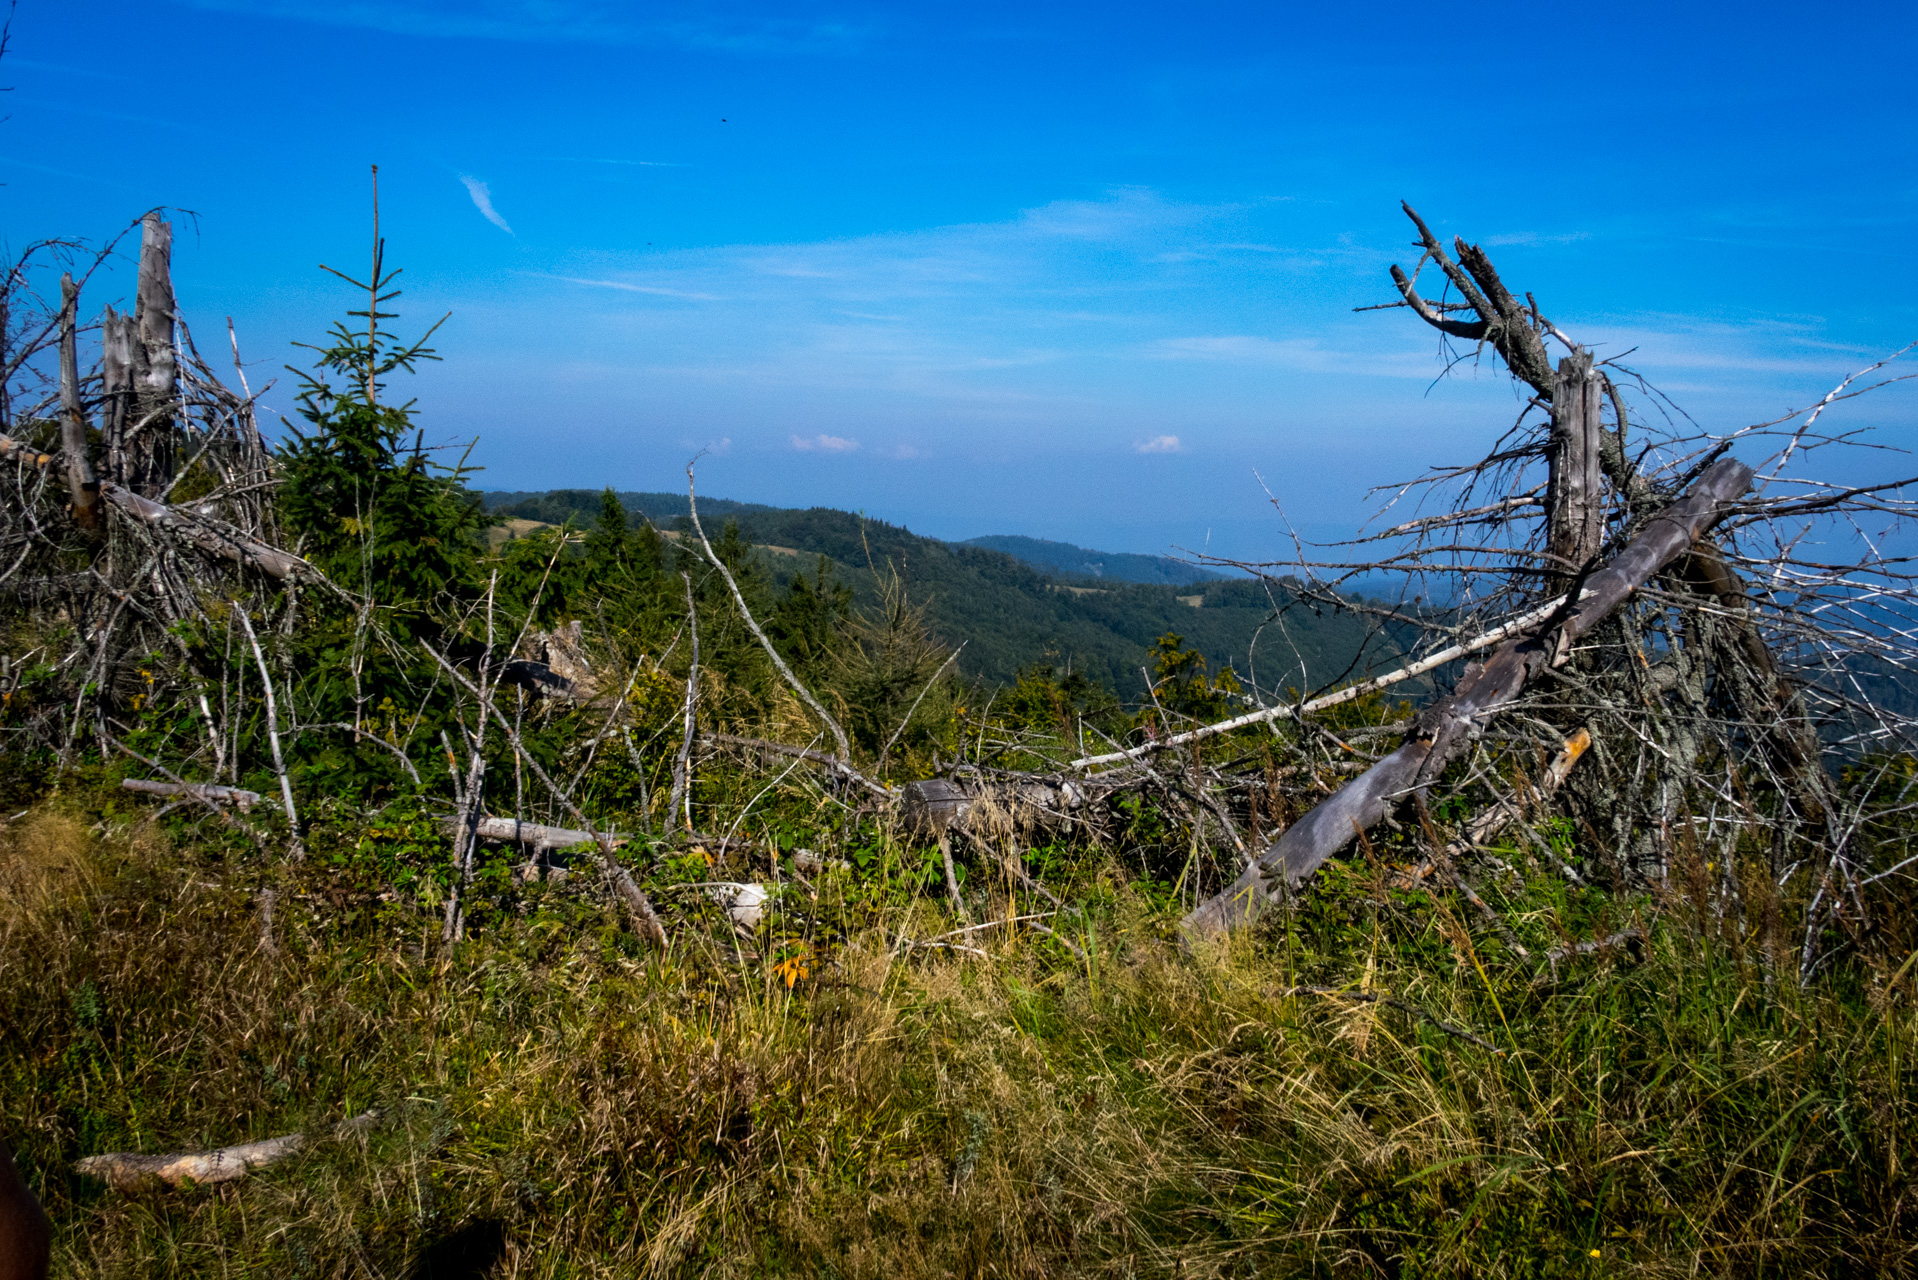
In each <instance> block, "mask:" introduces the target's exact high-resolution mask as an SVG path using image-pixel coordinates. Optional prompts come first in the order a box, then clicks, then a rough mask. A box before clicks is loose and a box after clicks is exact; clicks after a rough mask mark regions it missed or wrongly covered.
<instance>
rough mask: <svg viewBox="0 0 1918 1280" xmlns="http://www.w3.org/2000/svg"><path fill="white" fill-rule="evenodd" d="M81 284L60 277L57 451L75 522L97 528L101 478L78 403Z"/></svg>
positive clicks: (92, 528)
mask: <svg viewBox="0 0 1918 1280" xmlns="http://www.w3.org/2000/svg"><path fill="white" fill-rule="evenodd" d="M79 320H80V286H78V285H76V284H75V283H73V276H72V275H71V274H63V275H61V277H60V453H61V455H62V457H63V458H64V460H65V462H66V468H67V499H68V501H69V502H71V503H72V504H73V519H74V523H76V524H78V525H79V526H80V527H81V528H82V529H86V530H89V531H93V530H98V529H99V528H100V527H101V525H102V523H103V521H102V520H101V518H100V482H99V481H98V480H96V479H95V478H94V475H93V464H92V463H91V462H89V461H88V460H87V418H86V413H85V411H84V410H83V409H82V408H81V406H80V356H79V350H78V346H79V342H78V329H79Z"/></svg>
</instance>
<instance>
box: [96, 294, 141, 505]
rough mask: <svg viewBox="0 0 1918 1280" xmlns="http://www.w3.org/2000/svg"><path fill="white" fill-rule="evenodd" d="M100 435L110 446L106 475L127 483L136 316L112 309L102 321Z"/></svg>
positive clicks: (119, 482)
mask: <svg viewBox="0 0 1918 1280" xmlns="http://www.w3.org/2000/svg"><path fill="white" fill-rule="evenodd" d="M100 392H101V399H100V434H101V436H102V437H104V439H105V441H106V447H107V460H106V474H107V478H108V479H109V480H111V481H113V482H114V483H115V484H122V485H123V484H126V483H127V439H126V437H127V432H128V430H130V429H131V428H132V426H133V422H134V417H133V412H134V408H133V405H134V395H133V317H132V316H127V315H121V314H120V313H119V312H118V311H115V310H114V309H113V308H112V307H108V308H107V309H106V312H105V314H103V315H102V316H101V318H100Z"/></svg>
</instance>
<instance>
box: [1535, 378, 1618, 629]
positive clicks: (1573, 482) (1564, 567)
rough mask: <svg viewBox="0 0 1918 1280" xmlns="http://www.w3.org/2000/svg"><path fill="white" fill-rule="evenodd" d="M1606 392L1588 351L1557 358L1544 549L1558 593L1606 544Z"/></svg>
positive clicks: (1548, 452)
mask: <svg viewBox="0 0 1918 1280" xmlns="http://www.w3.org/2000/svg"><path fill="white" fill-rule="evenodd" d="M1602 394H1603V386H1602V384H1601V383H1600V381H1599V379H1598V377H1597V376H1596V375H1595V374H1594V373H1593V371H1592V356H1591V353H1590V352H1589V351H1575V352H1573V353H1572V354H1571V355H1568V356H1566V357H1565V358H1564V359H1563V360H1561V361H1559V362H1558V379H1557V381H1556V382H1555V383H1554V384H1553V388H1552V429H1551V436H1550V444H1549V446H1548V449H1547V454H1546V456H1547V460H1548V465H1549V468H1550V470H1549V478H1548V479H1547V481H1546V485H1545V530H1546V533H1545V550H1546V553H1547V554H1548V555H1550V556H1551V557H1552V559H1553V562H1554V567H1555V568H1557V569H1558V570H1559V572H1558V573H1557V574H1555V575H1554V586H1553V589H1554V590H1558V591H1563V590H1566V589H1567V588H1569V587H1570V585H1571V583H1572V581H1573V580H1574V579H1575V578H1576V577H1577V576H1578V573H1579V571H1580V570H1581V569H1583V568H1584V567H1585V566H1586V565H1587V564H1589V563H1591V561H1592V559H1593V557H1595V556H1597V555H1598V553H1599V551H1600V550H1601V549H1602V548H1603V546H1604V544H1605V506H1604V492H1603V490H1602V488H1601V473H1600V471H1599V459H1598V445H1599V433H1600V431H1601V430H1602V429H1603V423H1602V421H1601V419H1600V416H1599V415H1600V409H1599V405H1600V399H1601V396H1602Z"/></svg>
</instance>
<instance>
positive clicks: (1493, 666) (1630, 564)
mask: <svg viewBox="0 0 1918 1280" xmlns="http://www.w3.org/2000/svg"><path fill="white" fill-rule="evenodd" d="M1751 481H1752V469H1751V468H1750V467H1748V466H1746V465H1745V464H1744V463H1742V462H1740V461H1738V460H1737V459H1736V458H1720V459H1719V460H1718V461H1717V462H1715V463H1713V464H1712V465H1711V467H1710V468H1708V469H1707V470H1706V471H1705V473H1704V474H1703V475H1701V476H1700V477H1699V478H1698V482H1697V483H1696V484H1695V485H1693V486H1692V490H1691V492H1690V493H1689V494H1687V495H1686V496H1685V497H1684V498H1682V499H1680V500H1679V501H1677V502H1675V503H1673V504H1672V505H1671V506H1670V507H1668V508H1666V509H1665V510H1664V511H1663V512H1661V513H1660V514H1659V515H1658V516H1657V517H1655V518H1654V519H1653V520H1651V522H1650V523H1648V524H1647V525H1646V527H1645V529H1644V530H1643V531H1642V532H1641V533H1640V534H1639V535H1638V536H1637V537H1636V538H1634V539H1632V541H1631V542H1630V543H1629V544H1628V545H1627V546H1626V547H1625V549H1624V550H1623V551H1621V552H1619V554H1618V555H1617V557H1615V558H1614V559H1613V560H1612V562H1611V563H1610V564H1608V565H1606V566H1605V567H1604V568H1603V569H1600V570H1599V571H1598V572H1596V573H1594V574H1592V575H1591V576H1590V577H1589V578H1587V579H1586V580H1585V582H1584V585H1583V588H1582V589H1581V590H1579V591H1578V593H1577V604H1576V606H1575V608H1574V606H1572V605H1570V604H1568V605H1567V608H1572V609H1574V611H1573V612H1571V614H1570V616H1568V617H1563V619H1562V620H1560V617H1558V616H1555V617H1554V618H1551V619H1548V620H1547V621H1546V622H1545V623H1544V624H1543V625H1542V626H1540V627H1539V628H1538V629H1536V630H1534V631H1532V632H1530V633H1528V634H1525V635H1522V636H1517V637H1514V638H1513V639H1511V640H1508V641H1506V642H1505V644H1503V645H1501V646H1500V647H1499V649H1498V651H1497V652H1496V653H1494V654H1493V655H1492V657H1491V658H1490V659H1489V660H1488V661H1487V662H1486V663H1485V665H1484V666H1482V667H1481V666H1473V667H1468V668H1467V670H1466V673H1465V676H1464V678H1463V679H1461V680H1460V681H1459V684H1458V687H1457V688H1456V689H1455V690H1454V691H1453V692H1452V693H1451V695H1450V696H1448V697H1445V698H1442V699H1440V700H1439V701H1438V702H1436V703H1434V704H1432V706H1430V707H1428V708H1427V709H1426V710H1425V711H1424V713H1423V714H1421V715H1420V716H1419V718H1418V719H1417V720H1416V721H1414V723H1413V726H1412V730H1411V734H1410V736H1409V738H1408V740H1407V741H1406V743H1405V745H1403V746H1401V747H1400V748H1399V749H1398V750H1397V751H1394V752H1393V753H1392V754H1391V755H1389V756H1387V757H1385V759H1383V760H1381V761H1379V762H1378V763H1377V764H1375V765H1373V766H1372V767H1371V768H1370V769H1368V770H1366V771H1365V773H1363V774H1361V775H1360V776H1359V777H1357V778H1355V779H1353V780H1352V781H1351V782H1350V783H1348V784H1346V785H1345V786H1344V787H1342V788H1340V789H1339V790H1338V791H1337V792H1335V793H1334V794H1333V795H1332V796H1331V798H1329V799H1327V800H1326V801H1325V802H1324V803H1322V804H1320V805H1319V806H1318V807H1317V808H1315V809H1313V810H1312V811H1311V812H1310V813H1308V814H1306V815H1305V816H1304V817H1303V818H1301V819H1299V821H1298V822H1296V823H1294V824H1293V825H1292V826H1291V827H1289V828H1288V829H1287V830H1286V832H1285V834H1284V835H1282V836H1280V837H1279V838H1278V839H1277V840H1276V841H1274V842H1273V843H1272V844H1271V845H1270V846H1268V847H1267V849H1266V851H1265V852H1264V853H1263V854H1262V855H1260V856H1259V858H1258V859H1257V860H1256V861H1254V862H1253V863H1252V865H1251V866H1249V867H1247V868H1246V870H1245V871H1244V873H1243V874H1241V875H1240V876H1239V878H1238V879H1237V880H1236V881H1234V882H1233V883H1232V885H1231V887H1230V888H1228V889H1226V890H1225V891H1224V892H1223V893H1220V894H1219V895H1217V896H1216V897H1214V898H1212V899H1210V900H1208V901H1206V902H1204V903H1201V904H1200V905H1199V907H1198V909H1197V910H1195V911H1193V912H1192V914H1191V915H1189V916H1187V917H1186V918H1185V921H1184V927H1185V928H1186V929H1187V930H1188V931H1189V932H1191V933H1195V934H1217V933H1222V932H1225V931H1227V930H1229V929H1234V928H1237V927H1239V926H1240V925H1243V924H1247V923H1249V922H1250V921H1252V920H1253V919H1255V918H1256V917H1257V916H1258V914H1259V913H1260V912H1261V911H1262V910H1263V909H1264V908H1265V906H1266V905H1267V904H1268V903H1270V902H1272V901H1274V900H1275V899H1276V898H1278V897H1279V896H1280V895H1282V894H1285V893H1287V892H1290V891H1291V890H1292V889H1295V888H1297V887H1298V886H1299V885H1300V884H1302V883H1303V882H1304V881H1305V879H1306V878H1307V877H1309V876H1310V875H1311V874H1312V873H1313V872H1315V871H1317V870H1318V869H1319V867H1321V866H1322V865H1324V863H1325V862H1326V860H1327V859H1329V858H1331V857H1333V856H1334V855H1336V854H1337V853H1338V852H1339V851H1340V850H1342V849H1344V848H1345V847H1346V846H1347V845H1348V844H1350V843H1352V841H1353V840H1354V839H1355V838H1356V837H1357V836H1358V835H1359V834H1360V833H1362V832H1364V831H1366V830H1368V829H1370V828H1371V827H1372V826H1374V825H1375V824H1377V823H1378V822H1379V821H1380V820H1381V819H1382V818H1384V817H1385V815H1386V814H1387V813H1388V812H1389V811H1390V810H1391V809H1392V807H1393V806H1395V805H1396V804H1398V802H1399V801H1400V800H1402V799H1404V798H1405V797H1406V796H1407V795H1408V794H1410V793H1411V792H1413V791H1416V790H1419V789H1421V788H1423V787H1425V786H1428V785H1430V784H1431V782H1433V781H1434V780H1435V779H1436V778H1437V777H1438V775H1439V773H1440V772H1441V771H1442V770H1443V769H1444V768H1445V766H1446V765H1447V764H1449V763H1451V762H1452V761H1453V760H1454V759H1456V758H1457V757H1458V756H1460V755H1461V754H1463V753H1464V751H1465V750H1466V748H1467V747H1469V746H1470V745H1471V743H1472V742H1473V741H1474V740H1475V739H1476V738H1477V736H1478V734H1479V732H1480V731H1481V729H1482V728H1483V724H1484V721H1485V720H1486V719H1487V718H1488V717H1489V716H1490V715H1491V714H1492V713H1493V712H1495V711H1497V710H1498V709H1499V708H1500V707H1502V706H1504V705H1505V704H1506V703H1509V702H1511V701H1512V700H1513V699H1514V698H1516V697H1517V696H1518V695H1519V693H1520V692H1521V691H1522V690H1523V689H1524V688H1525V684H1526V682H1527V681H1528V680H1529V679H1531V677H1532V676H1533V675H1535V674H1536V673H1537V672H1539V671H1540V670H1542V669H1544V668H1546V667H1550V666H1557V665H1559V664H1560V663H1562V662H1564V661H1565V659H1566V658H1567V657H1569V656H1570V652H1571V646H1572V644H1573V643H1574V642H1576V641H1577V640H1578V639H1579V638H1580V637H1582V636H1584V635H1585V634H1587V633H1588V632H1590V631H1591V630H1592V628H1594V627H1596V626H1597V625H1598V624H1599V623H1600V622H1601V621H1603V620H1604V619H1605V618H1606V617H1607V616H1608V615H1610V614H1611V612H1612V611H1613V610H1614V609H1616V608H1618V606H1619V605H1621V604H1623V603H1624V602H1625V600H1626V599H1627V598H1628V597H1629V596H1630V595H1631V594H1632V593H1633V592H1634V591H1636V590H1638V589H1639V588H1640V587H1642V586H1644V585H1645V583H1646V582H1647V581H1648V580H1649V579H1650V578H1651V577H1652V576H1653V575H1654V574H1656V573H1658V572H1659V571H1660V570H1662V569H1664V568H1665V567H1666V566H1667V565H1669V564H1671V563H1672V562H1673V561H1674V560H1676V559H1677V558H1678V557H1679V556H1681V555H1683V554H1685V552H1687V551H1688V550H1690V549H1691V547H1692V544H1693V543H1695V542H1697V541H1698V539H1699V537H1700V536H1701V535H1703V534H1704V533H1705V531H1706V530H1708V529H1710V528H1711V527H1712V526H1713V525H1714V524H1716V523H1717V522H1718V521H1719V520H1720V519H1721V518H1723V516H1724V515H1725V514H1726V512H1727V510H1728V509H1729V507H1730V504H1731V502H1732V501H1733V500H1734V499H1736V498H1737V497H1739V495H1741V494H1743V493H1744V492H1745V490H1746V489H1747V488H1749V487H1750V485H1751Z"/></svg>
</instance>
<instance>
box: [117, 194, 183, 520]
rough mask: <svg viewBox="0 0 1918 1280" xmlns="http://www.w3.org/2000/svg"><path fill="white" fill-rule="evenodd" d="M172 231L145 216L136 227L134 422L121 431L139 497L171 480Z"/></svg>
mask: <svg viewBox="0 0 1918 1280" xmlns="http://www.w3.org/2000/svg"><path fill="white" fill-rule="evenodd" d="M173 321H174V300H173V227H172V225H171V224H170V223H166V222H163V221H161V220H160V215H159V214H158V213H149V214H148V215H147V216H146V217H145V219H143V220H142V222H141V224H140V275H139V294H138V301H137V304H136V306H135V309H134V313H133V324H134V328H135V329H136V330H137V331H138V334H139V341H138V342H137V343H135V344H134V345H133V359H134V370H133V372H134V422H133V423H132V425H131V427H130V429H129V430H128V431H127V433H126V441H125V443H126V448H127V461H128V468H127V471H128V474H127V479H126V483H127V484H128V485H129V486H131V487H132V489H133V490H134V492H136V493H138V494H139V495H141V496H142V497H146V498H157V497H159V496H160V494H161V493H162V492H164V491H165V490H166V487H167V485H168V483H169V482H171V481H172V479H173V468H174V465H175V462H176V461H177V459H176V458H175V457H174V453H175V449H174V439H173V437H174V422H173V409H174V391H175V388H176V387H177V385H178V382H179V368H178V361H177V359H176V358H175V356H174V351H173V328H174V325H173Z"/></svg>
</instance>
